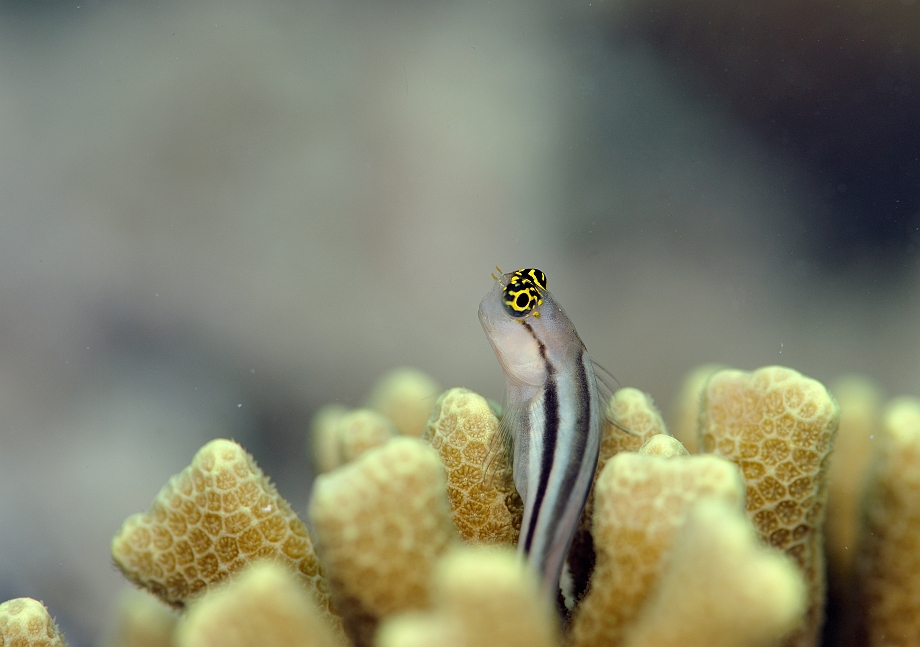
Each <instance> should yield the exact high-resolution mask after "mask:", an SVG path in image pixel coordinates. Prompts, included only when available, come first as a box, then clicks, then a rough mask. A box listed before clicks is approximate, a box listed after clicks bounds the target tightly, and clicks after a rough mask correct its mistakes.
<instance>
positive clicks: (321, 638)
mask: <svg viewBox="0 0 920 647" xmlns="http://www.w3.org/2000/svg"><path fill="white" fill-rule="evenodd" d="M174 644H175V646H176V647H257V646H258V647H335V645H336V644H338V643H337V641H336V640H335V639H334V637H333V635H332V632H331V631H330V628H329V626H328V625H327V624H326V623H325V621H324V619H323V618H322V616H321V614H320V612H319V610H318V609H317V608H316V602H315V600H314V599H313V596H312V595H311V594H310V593H309V592H308V591H307V590H306V589H305V588H304V587H303V583H302V582H301V581H299V580H298V579H296V578H295V576H294V575H293V573H292V572H291V571H290V569H287V568H285V567H283V566H280V565H279V564H276V563H272V562H262V563H259V564H255V565H253V566H251V567H249V568H247V569H246V570H245V571H243V572H242V573H240V574H238V575H237V576H235V577H234V578H233V579H232V580H230V581H229V582H228V583H227V584H226V585H224V586H222V587H218V588H217V589H216V590H215V591H212V592H211V593H209V594H208V595H207V596H205V597H204V598H203V599H201V600H200V601H197V602H195V603H193V604H192V605H191V607H190V608H189V612H188V614H187V615H186V616H185V618H184V619H183V621H182V622H181V623H180V624H179V626H178V628H177V630H176V637H175V643H174Z"/></svg>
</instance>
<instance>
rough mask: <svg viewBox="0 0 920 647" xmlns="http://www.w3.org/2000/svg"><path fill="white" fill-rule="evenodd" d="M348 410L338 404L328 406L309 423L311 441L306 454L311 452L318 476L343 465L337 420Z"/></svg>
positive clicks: (318, 412)
mask: <svg viewBox="0 0 920 647" xmlns="http://www.w3.org/2000/svg"><path fill="white" fill-rule="evenodd" d="M347 412H348V409H346V408H345V407H343V406H342V405H339V404H328V405H326V406H325V407H322V408H321V409H320V410H319V411H317V412H316V414H315V415H314V416H313V420H312V422H311V423H310V438H311V441H312V442H310V443H309V444H308V445H307V447H308V450H307V453H308V454H309V453H310V452H311V450H312V454H313V464H314V466H315V467H316V471H317V472H319V473H320V474H322V473H324V472H330V471H332V470H334V469H335V468H336V467H338V466H339V465H341V464H342V463H343V461H342V457H341V454H340V449H339V445H340V443H339V420H340V419H341V418H342V416H344V415H345V414H346V413H347Z"/></svg>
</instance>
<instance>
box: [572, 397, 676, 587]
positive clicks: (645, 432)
mask: <svg viewBox="0 0 920 647" xmlns="http://www.w3.org/2000/svg"><path fill="white" fill-rule="evenodd" d="M605 413H606V416H605V418H606V420H605V422H604V428H603V431H602V433H601V446H600V452H599V453H598V458H597V470H596V471H595V472H594V485H592V488H591V492H590V493H589V494H588V500H587V502H586V503H585V511H584V513H583V514H582V515H581V521H580V523H579V526H578V531H577V532H576V533H575V537H574V539H573V540H572V548H571V550H570V551H569V558H568V563H569V572H570V573H571V575H572V595H573V597H575V598H580V597H581V596H582V595H583V594H584V592H585V590H586V589H587V588H588V580H589V578H590V577H591V573H592V571H593V570H594V560H595V553H594V537H593V535H592V533H591V523H592V520H593V518H594V487H595V486H596V484H597V478H598V476H599V475H600V473H601V471H602V470H603V469H604V466H605V465H606V464H607V461H609V460H610V459H611V458H613V457H614V456H616V455H617V454H619V453H620V452H624V451H636V450H638V449H639V448H640V447H642V444H643V443H644V442H645V441H646V440H648V439H649V438H653V437H654V436H656V435H659V434H666V433H667V429H666V428H665V425H664V420H662V419H661V414H660V413H659V412H658V409H656V408H655V403H654V402H652V398H651V396H649V395H648V394H646V393H643V392H642V391H640V390H638V389H633V388H629V387H627V388H624V389H620V390H619V391H617V392H616V393H615V394H614V395H613V397H611V398H610V402H609V403H608V405H607V410H606V412H605Z"/></svg>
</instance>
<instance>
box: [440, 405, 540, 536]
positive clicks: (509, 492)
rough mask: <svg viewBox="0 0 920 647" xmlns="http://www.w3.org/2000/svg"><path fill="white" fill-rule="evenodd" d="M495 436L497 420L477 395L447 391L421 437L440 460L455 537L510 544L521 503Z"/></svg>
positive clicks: (518, 522) (516, 529) (517, 531)
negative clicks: (445, 475)
mask: <svg viewBox="0 0 920 647" xmlns="http://www.w3.org/2000/svg"><path fill="white" fill-rule="evenodd" d="M497 435H498V418H496V417H495V414H494V413H493V412H492V409H491V408H490V407H489V404H488V403H487V402H486V400H485V399H484V398H483V397H482V396H479V395H477V394H475V393H473V392H472V391H469V390H467V389H450V390H448V391H445V392H444V393H443V394H442V395H441V397H439V398H438V400H437V402H436V403H435V406H434V411H433V412H432V414H431V418H430V419H429V421H428V425H427V428H426V430H425V433H424V434H422V440H423V441H425V442H427V443H429V444H430V445H431V448H432V449H434V450H435V451H436V452H438V455H439V456H440V458H441V462H442V463H444V467H445V469H446V471H447V498H448V500H449V501H450V507H451V513H452V515H453V520H454V523H455V524H456V526H457V529H458V530H459V531H460V536H461V537H463V539H465V540H467V541H469V542H473V543H491V544H494V543H499V544H502V543H504V544H512V545H513V544H516V543H517V540H518V535H519V534H520V532H521V518H522V516H523V509H524V504H523V503H522V502H521V497H520V496H518V493H517V490H516V489H515V487H514V481H513V480H512V478H511V469H510V466H509V465H508V461H507V457H506V456H505V453H504V451H502V448H501V447H500V446H499V445H498V440H497V439H496V436H497ZM487 462H488V463H489V464H488V465H487ZM486 468H488V473H487V472H486Z"/></svg>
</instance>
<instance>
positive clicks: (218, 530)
mask: <svg viewBox="0 0 920 647" xmlns="http://www.w3.org/2000/svg"><path fill="white" fill-rule="evenodd" d="M112 557H113V559H114V560H115V564H116V565H117V566H118V568H120V569H121V571H122V572H123V573H124V574H125V576H126V577H127V578H128V579H129V580H131V581H132V582H134V583H135V584H138V585H139V586H142V587H144V588H147V589H149V590H150V591H151V592H153V593H154V594H155V595H157V596H158V597H159V598H160V599H161V600H163V601H164V602H166V603H167V604H171V605H173V606H175V607H180V608H181V607H182V606H184V605H185V604H186V603H188V602H189V601H191V600H193V599H195V598H197V597H199V596H201V595H203V594H204V593H205V591H206V590H207V589H208V588H209V587H212V586H214V585H215V584H217V583H219V582H221V581H223V580H224V579H225V578H227V577H228V576H229V575H231V574H233V573H235V572H237V571H239V570H241V569H242V568H243V567H244V566H246V565H247V564H249V563H251V562H252V561H254V560H257V559H273V560H276V561H279V562H283V563H284V564H286V565H288V566H289V567H290V568H291V569H292V570H295V571H296V572H298V573H299V575H300V577H301V578H302V579H303V581H304V583H305V585H306V586H307V587H308V588H309V589H310V591H311V592H312V594H313V595H314V596H315V598H316V600H317V602H318V604H319V605H320V607H321V608H322V610H323V613H324V615H325V617H326V619H327V620H328V621H329V622H330V623H332V624H333V626H336V627H338V628H339V629H338V630H339V631H340V626H341V621H340V620H339V619H338V616H337V615H336V614H335V612H334V611H333V609H332V604H331V600H330V597H329V592H328V587H327V585H326V581H325V579H324V578H323V575H322V572H321V569H320V565H319V561H318V560H317V557H316V553H315V552H314V550H313V545H312V543H311V541H310V537H309V535H308V534H307V529H306V526H304V524H303V522H302V521H301V520H300V519H299V518H298V517H297V515H296V514H294V511H293V510H291V506H290V505H289V504H288V503H287V501H285V500H284V499H283V498H281V496H280V495H279V494H278V492H277V490H276V489H275V487H274V485H272V484H271V482H269V480H268V479H267V478H266V477H265V476H264V475H263V474H262V471H261V470H260V469H259V468H258V467H257V466H256V464H255V461H253V459H252V457H251V456H249V454H247V453H246V452H245V451H244V450H243V448H242V447H240V446H239V445H237V444H236V443H234V442H231V441H229V440H223V439H218V440H212V441H211V442H209V443H208V444H207V445H205V446H204V447H202V448H201V449H200V450H199V451H198V453H197V454H195V457H194V459H192V464H191V465H190V466H189V467H187V468H186V469H185V470H183V471H182V472H181V473H180V474H178V475H176V476H174V477H172V478H171V479H170V480H169V482H168V483H167V484H166V486H165V487H164V488H163V489H162V490H161V491H160V493H159V494H158V495H157V497H156V499H155V500H154V502H153V505H151V506H150V509H149V510H148V511H147V512H145V513H143V514H135V515H133V516H131V517H129V518H128V519H127V520H126V521H125V522H124V525H122V528H121V530H120V531H119V532H118V534H116V535H115V537H114V539H113V540H112Z"/></svg>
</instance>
